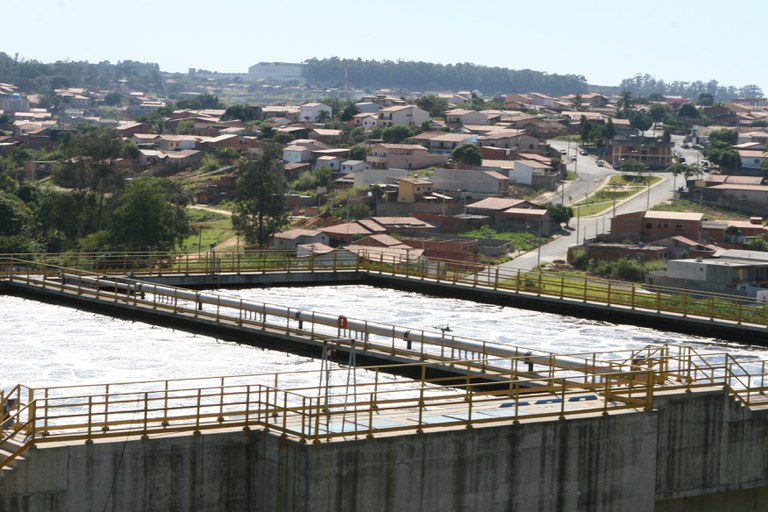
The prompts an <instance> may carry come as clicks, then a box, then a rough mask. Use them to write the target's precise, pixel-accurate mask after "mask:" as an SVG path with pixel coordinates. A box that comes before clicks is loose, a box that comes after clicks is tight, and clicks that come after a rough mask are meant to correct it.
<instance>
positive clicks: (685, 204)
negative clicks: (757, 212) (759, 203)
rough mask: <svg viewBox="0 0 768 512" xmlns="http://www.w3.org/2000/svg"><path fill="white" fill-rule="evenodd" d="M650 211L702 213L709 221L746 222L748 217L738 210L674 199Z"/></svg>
mask: <svg viewBox="0 0 768 512" xmlns="http://www.w3.org/2000/svg"><path fill="white" fill-rule="evenodd" d="M651 210H654V211H660V212H694V213H703V214H704V216H705V217H706V218H708V219H709V220H734V219H741V220H746V219H748V218H749V215H747V214H745V213H744V212H740V211H738V210H731V209H730V208H715V207H712V206H707V205H706V204H702V205H701V206H699V203H697V202H695V201H689V200H687V199H675V200H674V201H671V202H669V203H664V204H658V205H656V206H654V207H653V208H651Z"/></svg>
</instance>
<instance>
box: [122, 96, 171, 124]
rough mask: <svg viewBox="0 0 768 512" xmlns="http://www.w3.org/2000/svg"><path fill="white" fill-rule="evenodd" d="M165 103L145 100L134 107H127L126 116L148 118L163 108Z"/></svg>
mask: <svg viewBox="0 0 768 512" xmlns="http://www.w3.org/2000/svg"><path fill="white" fill-rule="evenodd" d="M164 107H165V102H163V101H157V100H145V101H141V102H139V103H137V104H135V105H128V109H127V111H128V115H130V116H131V117H132V118H134V119H135V118H137V117H143V116H148V115H149V114H151V113H152V112H154V111H155V110H157V109H159V108H164Z"/></svg>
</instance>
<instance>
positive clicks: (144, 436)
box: [141, 392, 149, 439]
mask: <svg viewBox="0 0 768 512" xmlns="http://www.w3.org/2000/svg"><path fill="white" fill-rule="evenodd" d="M148 422H149V393H147V392H145V393H144V433H143V434H142V435H141V438H142V439H147V438H148V435H147V428H148V427H149V425H148Z"/></svg>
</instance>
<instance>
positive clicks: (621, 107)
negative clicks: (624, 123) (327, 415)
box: [616, 91, 632, 119]
mask: <svg viewBox="0 0 768 512" xmlns="http://www.w3.org/2000/svg"><path fill="white" fill-rule="evenodd" d="M631 110H632V93H631V92H629V91H623V92H622V93H621V95H620V96H619V100H618V101H617V102H616V116H617V117H620V118H622V119H629V113H630V111H631Z"/></svg>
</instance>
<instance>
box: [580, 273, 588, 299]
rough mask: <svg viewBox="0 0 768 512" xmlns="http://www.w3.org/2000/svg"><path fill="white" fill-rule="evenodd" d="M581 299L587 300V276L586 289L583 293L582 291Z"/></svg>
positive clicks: (585, 280) (585, 279)
mask: <svg viewBox="0 0 768 512" xmlns="http://www.w3.org/2000/svg"><path fill="white" fill-rule="evenodd" d="M581 301H582V302H587V278H586V277H585V278H584V289H583V290H582V293H581Z"/></svg>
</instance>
